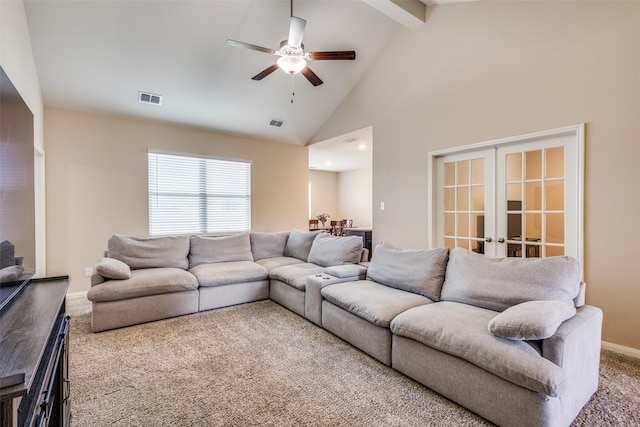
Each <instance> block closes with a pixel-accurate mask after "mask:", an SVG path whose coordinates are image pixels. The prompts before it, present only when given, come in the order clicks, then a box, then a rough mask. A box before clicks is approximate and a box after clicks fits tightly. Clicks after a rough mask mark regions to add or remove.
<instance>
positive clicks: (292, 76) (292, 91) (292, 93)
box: [291, 74, 296, 104]
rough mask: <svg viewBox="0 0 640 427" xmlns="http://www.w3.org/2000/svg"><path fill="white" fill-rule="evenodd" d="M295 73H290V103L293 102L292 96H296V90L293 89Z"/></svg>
mask: <svg viewBox="0 0 640 427" xmlns="http://www.w3.org/2000/svg"><path fill="white" fill-rule="evenodd" d="M294 76H295V74H291V103H292V104H293V97H294V96H296V91H295V90H294V89H293V78H294Z"/></svg>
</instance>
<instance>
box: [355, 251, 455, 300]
mask: <svg viewBox="0 0 640 427" xmlns="http://www.w3.org/2000/svg"><path fill="white" fill-rule="evenodd" d="M448 258H449V249H447V248H438V249H417V250H416V249H411V250H402V249H397V248H394V247H393V246H391V245H390V244H388V243H381V244H379V245H378V246H376V250H375V251H374V252H373V257H372V258H371V264H370V265H369V269H368V270H367V278H369V279H371V280H375V281H376V282H378V283H382V284H383V285H387V286H391V287H393V288H397V289H402V290H405V291H409V292H413V293H414V294H419V295H423V296H425V297H427V298H429V299H431V300H433V301H438V300H439V299H440V291H441V289H442V283H443V282H444V275H445V270H446V268H447V259H448Z"/></svg>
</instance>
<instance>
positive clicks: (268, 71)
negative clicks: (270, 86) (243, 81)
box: [251, 64, 279, 80]
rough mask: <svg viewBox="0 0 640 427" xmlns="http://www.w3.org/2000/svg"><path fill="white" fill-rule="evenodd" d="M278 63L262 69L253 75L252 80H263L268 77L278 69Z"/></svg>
mask: <svg viewBox="0 0 640 427" xmlns="http://www.w3.org/2000/svg"><path fill="white" fill-rule="evenodd" d="M278 68H279V67H278V64H273V65H270V66H269V67H267V68H265V69H264V70H262V71H260V72H259V73H258V74H256V75H255V76H253V77H251V79H252V80H262V79H264V78H265V77H267V76H268V75H269V74H271V73H273V72H274V71H275V70H277V69H278Z"/></svg>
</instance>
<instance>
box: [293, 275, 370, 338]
mask: <svg viewBox="0 0 640 427" xmlns="http://www.w3.org/2000/svg"><path fill="white" fill-rule="evenodd" d="M354 267H358V266H357V265H354ZM361 271H362V270H361ZM366 271H367V270H366V269H364V273H363V274H365V275H366ZM359 279H360V275H354V276H345V277H336V276H332V275H330V274H327V273H322V274H314V275H312V276H307V287H306V289H305V297H304V317H306V318H307V319H308V320H310V321H312V322H313V323H315V324H316V325H318V326H322V294H321V293H320V291H322V288H324V287H325V286H329V285H333V284H335V283H342V282H352V281H355V280H359Z"/></svg>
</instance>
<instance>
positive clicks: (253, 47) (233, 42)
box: [227, 39, 276, 55]
mask: <svg viewBox="0 0 640 427" xmlns="http://www.w3.org/2000/svg"><path fill="white" fill-rule="evenodd" d="M227 44H228V45H230V46H234V47H243V48H245V49H251V50H257V51H258V52H264V53H268V54H270V55H273V54H274V53H276V51H275V50H273V49H269V48H268V47H262V46H256V45H255V44H251V43H245V42H239V41H236V40H231V39H229V40H227Z"/></svg>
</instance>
